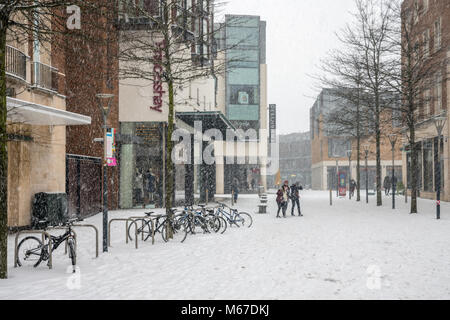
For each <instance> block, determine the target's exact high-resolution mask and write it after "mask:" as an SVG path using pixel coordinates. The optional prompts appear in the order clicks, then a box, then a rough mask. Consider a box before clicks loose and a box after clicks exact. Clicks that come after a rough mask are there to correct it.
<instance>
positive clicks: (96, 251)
mask: <svg viewBox="0 0 450 320" xmlns="http://www.w3.org/2000/svg"><path fill="white" fill-rule="evenodd" d="M73 227H81V228H92V229H94V231H95V257H96V258H98V229H97V227H96V226H94V225H92V224H74V225H72V228H73ZM75 239H76V238H75ZM75 243H76V241H75ZM66 250H67V241H66Z"/></svg>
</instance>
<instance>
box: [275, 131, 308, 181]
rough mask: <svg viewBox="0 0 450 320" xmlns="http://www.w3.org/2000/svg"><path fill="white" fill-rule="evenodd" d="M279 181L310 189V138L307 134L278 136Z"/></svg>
mask: <svg viewBox="0 0 450 320" xmlns="http://www.w3.org/2000/svg"><path fill="white" fill-rule="evenodd" d="M279 145H280V151H279V158H280V177H281V181H285V180H288V181H289V182H290V183H295V182H299V183H300V185H301V186H303V187H304V188H309V187H311V137H310V133H309V132H302V133H291V134H287V135H280V136H279Z"/></svg>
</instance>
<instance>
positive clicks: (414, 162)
mask: <svg viewBox="0 0 450 320" xmlns="http://www.w3.org/2000/svg"><path fill="white" fill-rule="evenodd" d="M409 137H410V138H409V144H410V150H411V167H410V168H409V171H410V173H411V212H410V213H417V152H416V151H417V150H416V132H415V128H414V125H411V126H410V127H409ZM406 187H408V186H406Z"/></svg>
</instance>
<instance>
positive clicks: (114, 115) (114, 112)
mask: <svg viewBox="0 0 450 320" xmlns="http://www.w3.org/2000/svg"><path fill="white" fill-rule="evenodd" d="M101 1H103V3H102V2H101ZM101 1H98V4H99V6H98V7H100V4H102V5H103V6H104V8H105V10H104V12H103V15H101V14H100V11H97V10H95V9H93V10H91V11H89V12H83V14H82V15H81V18H82V20H81V29H80V30H70V31H68V32H69V34H68V35H67V36H66V37H65V47H64V50H65V56H64V65H65V69H66V82H67V88H68V90H67V99H66V107H67V110H69V111H72V112H76V113H80V114H84V115H87V116H89V117H91V118H92V123H91V124H90V125H88V126H83V127H67V129H66V138H67V150H66V180H67V183H66V192H67V195H68V204H69V212H70V213H72V214H77V215H80V216H86V215H91V214H96V213H98V212H100V211H101V210H102V185H103V184H102V177H103V175H102V168H103V166H102V161H103V153H104V149H103V143H102V142H95V141H94V139H96V138H103V115H102V110H101V109H100V101H99V100H98V98H96V94H99V93H108V94H114V98H113V99H112V101H111V111H110V114H109V117H108V123H107V126H108V128H114V129H116V133H117V134H120V128H119V102H118V101H119V85H118V83H119V78H118V64H119V62H118V58H117V54H118V51H117V50H118V38H117V29H116V22H117V16H116V14H117V8H116V7H115V2H114V1H106V0H101ZM71 33H75V36H72V35H71ZM107 103H108V101H102V104H103V105H104V106H106V105H107ZM107 171H108V207H109V209H117V208H118V206H119V169H118V167H107Z"/></svg>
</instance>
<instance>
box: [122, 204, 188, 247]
mask: <svg viewBox="0 0 450 320" xmlns="http://www.w3.org/2000/svg"><path fill="white" fill-rule="evenodd" d="M172 214H173V219H169V217H168V216H167V215H154V212H146V213H145V215H146V218H142V219H134V222H133V223H131V224H130V225H129V226H128V238H129V239H130V240H131V241H133V240H134V236H135V229H134V228H135V227H134V226H133V225H134V224H135V223H136V226H137V235H138V237H139V235H141V236H142V234H143V235H144V241H147V240H148V238H149V237H151V236H152V234H153V235H155V234H157V233H160V234H161V237H162V239H163V241H164V242H168V241H169V238H170V237H168V230H169V227H170V228H171V229H172V231H173V232H172V233H173V235H172V240H175V241H179V242H184V240H186V236H187V229H186V226H185V225H184V224H182V223H180V222H179V221H178V219H177V216H178V214H177V212H176V209H172ZM150 220H153V223H154V229H153V230H152V223H151V222H150Z"/></svg>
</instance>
